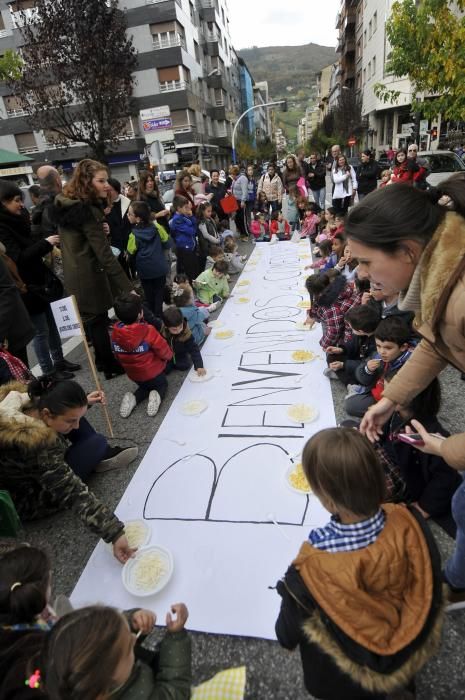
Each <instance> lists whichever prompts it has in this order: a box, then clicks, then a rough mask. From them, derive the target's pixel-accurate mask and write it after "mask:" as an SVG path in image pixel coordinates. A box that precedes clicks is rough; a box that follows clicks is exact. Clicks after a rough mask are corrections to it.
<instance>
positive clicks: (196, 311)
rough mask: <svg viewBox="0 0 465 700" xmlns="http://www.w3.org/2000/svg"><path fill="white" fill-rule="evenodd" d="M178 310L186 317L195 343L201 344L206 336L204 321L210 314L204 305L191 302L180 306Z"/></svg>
mask: <svg viewBox="0 0 465 700" xmlns="http://www.w3.org/2000/svg"><path fill="white" fill-rule="evenodd" d="M179 311H180V312H181V313H182V315H183V316H184V318H185V319H186V321H187V323H188V326H189V329H190V330H191V332H192V335H193V336H194V340H195V342H196V343H197V345H202V343H203V342H204V340H205V338H206V337H207V335H206V333H205V321H206V320H207V319H208V317H209V315H210V314H209V312H208V310H207V309H206V308H205V307H201V306H195V305H194V304H192V305H191V306H180V307H179Z"/></svg>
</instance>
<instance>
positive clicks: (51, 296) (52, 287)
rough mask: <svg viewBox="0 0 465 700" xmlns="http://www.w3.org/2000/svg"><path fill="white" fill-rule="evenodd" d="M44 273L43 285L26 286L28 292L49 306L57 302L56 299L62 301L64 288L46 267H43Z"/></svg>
mask: <svg viewBox="0 0 465 700" xmlns="http://www.w3.org/2000/svg"><path fill="white" fill-rule="evenodd" d="M44 271H45V272H44V274H45V282H44V284H28V285H27V288H28V291H29V292H31V293H32V294H34V296H36V297H38V298H39V299H42V301H45V302H46V303H47V304H50V303H51V302H52V301H58V299H63V295H64V287H63V284H62V282H61V280H60V279H59V278H58V277H57V276H56V275H55V274H54V273H53V272H52V271H51V269H50V268H49V267H47V265H44Z"/></svg>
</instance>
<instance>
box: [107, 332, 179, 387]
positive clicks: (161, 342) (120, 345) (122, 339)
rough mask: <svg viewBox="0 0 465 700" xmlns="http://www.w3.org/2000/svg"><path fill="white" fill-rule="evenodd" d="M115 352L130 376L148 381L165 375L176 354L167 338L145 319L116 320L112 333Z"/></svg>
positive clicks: (136, 379) (135, 379)
mask: <svg viewBox="0 0 465 700" xmlns="http://www.w3.org/2000/svg"><path fill="white" fill-rule="evenodd" d="M111 344H112V348H113V353H114V355H115V357H116V359H117V360H118V362H119V363H120V364H121V366H122V367H123V368H124V371H125V372H126V374H127V376H128V377H129V379H132V380H133V381H134V382H147V381H149V379H153V378H154V377H157V376H158V375H159V374H161V373H162V372H163V371H164V369H165V367H166V363H167V362H168V360H171V358H172V357H173V353H172V351H171V349H170V347H169V345H168V343H167V342H166V340H165V339H164V338H162V336H161V335H160V333H159V332H158V331H157V330H156V329H155V328H154V327H153V326H151V325H149V324H148V323H145V322H141V323H131V325H128V326H125V325H124V323H120V322H119V323H116V324H115V325H114V327H113V332H112V334H111Z"/></svg>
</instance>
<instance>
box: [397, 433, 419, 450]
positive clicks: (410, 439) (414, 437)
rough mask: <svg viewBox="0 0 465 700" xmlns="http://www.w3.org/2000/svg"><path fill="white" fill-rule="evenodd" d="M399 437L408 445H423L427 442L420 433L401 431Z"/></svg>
mask: <svg viewBox="0 0 465 700" xmlns="http://www.w3.org/2000/svg"><path fill="white" fill-rule="evenodd" d="M397 439H398V440H400V441H401V442H406V443H407V444H408V445H418V446H419V447H422V446H423V445H424V444H425V443H424V441H423V438H422V437H421V435H419V433H399V434H398V436H397Z"/></svg>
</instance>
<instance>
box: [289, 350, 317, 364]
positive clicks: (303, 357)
mask: <svg viewBox="0 0 465 700" xmlns="http://www.w3.org/2000/svg"><path fill="white" fill-rule="evenodd" d="M291 357H292V359H293V360H294V362H311V361H312V360H314V359H315V357H316V355H315V353H313V352H312V351H311V350H296V351H295V352H293V353H292V356H291Z"/></svg>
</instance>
